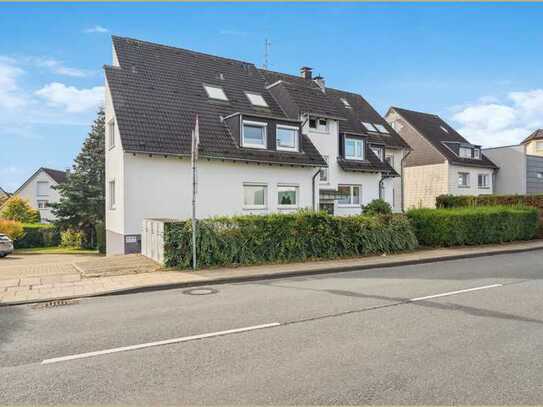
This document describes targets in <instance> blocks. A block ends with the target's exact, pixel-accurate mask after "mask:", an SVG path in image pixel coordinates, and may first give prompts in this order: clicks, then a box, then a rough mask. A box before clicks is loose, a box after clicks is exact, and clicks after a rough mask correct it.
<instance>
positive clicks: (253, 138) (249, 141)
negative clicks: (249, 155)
mask: <svg viewBox="0 0 543 407" xmlns="http://www.w3.org/2000/svg"><path fill="white" fill-rule="evenodd" d="M267 126H268V125H267V123H261V122H252V121H248V120H244V121H243V127H242V131H241V145H242V146H243V147H251V148H266V145H267V143H266V140H267Z"/></svg>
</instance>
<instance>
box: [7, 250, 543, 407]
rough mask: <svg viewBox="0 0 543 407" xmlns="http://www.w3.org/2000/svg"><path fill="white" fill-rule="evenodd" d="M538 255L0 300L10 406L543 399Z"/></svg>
mask: <svg viewBox="0 0 543 407" xmlns="http://www.w3.org/2000/svg"><path fill="white" fill-rule="evenodd" d="M542 260H543V251H536V252H528V253H520V254H512V255H500V256H492V257H482V258H477V259H468V260H457V261H448V262H442V263H434V264H426V265H418V266H408V267H396V268H389V269H377V270H369V271H360V272H347V273H339V274H329V275H319V276H313V277H303V278H288V279H281V280H267V281H259V282H250V283H243V284H231V285H218V286H214V287H212V288H214V289H216V290H217V292H215V293H213V294H209V295H190V294H187V293H184V290H169V291H161V292H152V293H140V294H131V295H124V296H115V297H102V298H91V299H84V300H81V301H80V302H79V303H77V304H73V305H64V306H59V307H51V308H33V307H31V306H18V307H4V308H0V403H1V404H106V403H107V404H150V403H153V404H426V405H428V404H543V282H542V281H541V279H542V277H543V261H542ZM473 288H475V289H476V290H473V291H462V292H457V291H460V290H467V289H473ZM451 292H452V294H450V293H451ZM455 292H456V293H455ZM444 293H445V294H446V293H449V294H447V295H445V296H438V297H434V296H435V295H440V294H444ZM428 296H430V297H431V298H425V297H428ZM421 297H422V298H421ZM413 299H415V301H410V300H413ZM262 324H275V325H274V326H270V327H267V328H262V329H256V330H249V331H245V332H237V333H226V334H224V335H220V336H215V334H214V333H217V332H221V331H228V330H232V329H237V328H245V327H252V326H256V325H262ZM201 334H213V335H212V336H209V337H203V338H201V337H196V338H194V337H193V338H190V337H192V336H194V335H201ZM168 339H176V340H177V342H175V343H170V344H163V345H160V346H152V345H153V344H152V342H156V341H163V340H168ZM149 343H151V344H149ZM141 344H147V345H146V346H148V347H143V348H139V349H132V350H123V349H119V348H120V347H125V346H132V345H141ZM95 351H108V352H114V353H105V354H104V352H102V353H99V354H95V355H91V356H89V355H87V356H88V357H83V356H85V355H82V354H86V353H88V352H95ZM70 355H76V356H75V357H76V359H74V360H66V359H65V357H66V356H70ZM55 358H60V360H59V359H55ZM51 359H53V360H51ZM43 361H48V362H53V363H42V362H43Z"/></svg>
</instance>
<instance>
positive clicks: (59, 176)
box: [41, 167, 66, 184]
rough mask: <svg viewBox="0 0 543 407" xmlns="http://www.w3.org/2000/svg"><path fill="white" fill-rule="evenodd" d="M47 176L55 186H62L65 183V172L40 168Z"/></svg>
mask: <svg viewBox="0 0 543 407" xmlns="http://www.w3.org/2000/svg"><path fill="white" fill-rule="evenodd" d="M41 169H42V170H43V171H44V172H45V173H46V174H47V175H49V176H50V177H51V178H53V180H54V181H55V182H56V183H57V184H62V183H64V182H65V181H66V171H59V170H53V169H51V168H44V167H42V168H41Z"/></svg>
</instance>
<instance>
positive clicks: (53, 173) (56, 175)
mask: <svg viewBox="0 0 543 407" xmlns="http://www.w3.org/2000/svg"><path fill="white" fill-rule="evenodd" d="M41 171H43V172H45V173H46V174H47V175H49V177H51V178H52V179H53V181H55V182H56V183H57V184H62V183H63V182H65V181H66V171H60V170H54V169H52V168H45V167H40V168H38V169H37V170H36V171H35V172H34V174H32V175H31V176H30V177H28V179H27V180H26V181H25V182H23V184H22V185H21V186H20V187H19V188H17V191H15V192H14V193H13V194H12V195H17V193H19V191H20V190H21V189H23V188H24V187H25V185H27V184H28V183H29V182H30V181H32V179H33V178H34V177H35V176H36V175H38V174H39V173H40V172H41Z"/></svg>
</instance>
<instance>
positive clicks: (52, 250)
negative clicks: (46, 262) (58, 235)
mask: <svg viewBox="0 0 543 407" xmlns="http://www.w3.org/2000/svg"><path fill="white" fill-rule="evenodd" d="M14 254H96V255H98V254H99V253H98V250H90V249H74V248H70V247H33V248H32V249H15V252H14Z"/></svg>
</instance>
